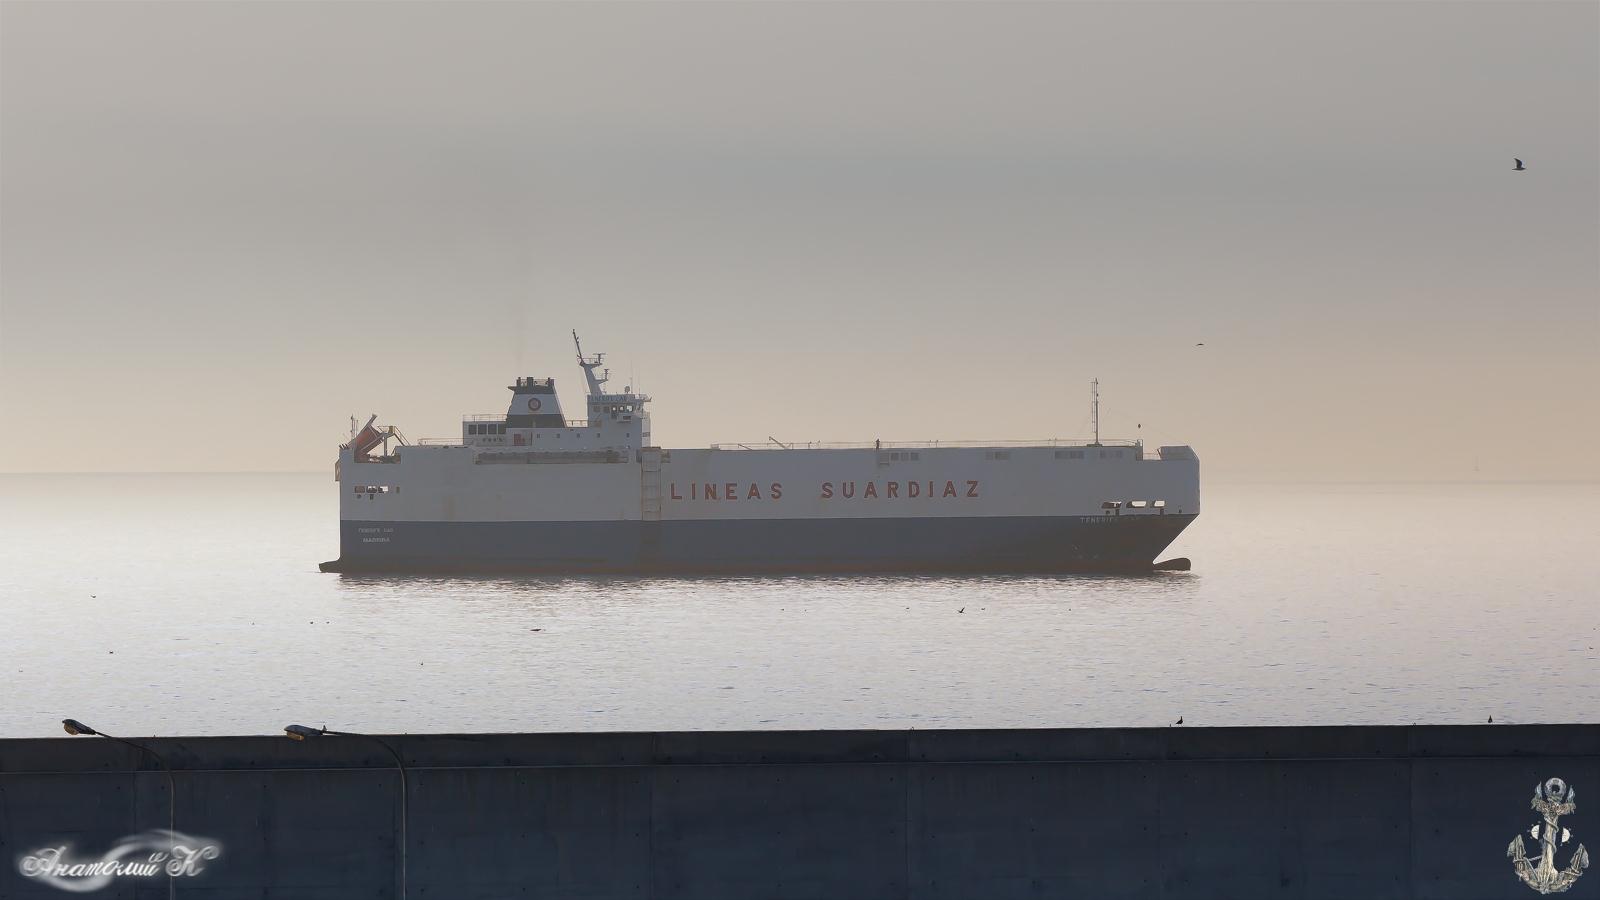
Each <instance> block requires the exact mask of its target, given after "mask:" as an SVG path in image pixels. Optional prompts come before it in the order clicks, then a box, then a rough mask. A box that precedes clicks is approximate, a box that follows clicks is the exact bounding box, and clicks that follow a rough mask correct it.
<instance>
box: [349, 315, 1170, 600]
mask: <svg viewBox="0 0 1600 900" xmlns="http://www.w3.org/2000/svg"><path fill="white" fill-rule="evenodd" d="M577 340H578V336H577V334H576V333H574V334H573V341H574V344H575V345H576V346H577V352H578V365H579V366H580V367H582V369H583V374H584V379H585V381H586V386H587V397H586V400H587V407H588V409H587V413H588V418H587V419H585V420H581V421H575V420H570V419H568V418H566V416H565V415H564V414H563V412H562V409H561V402H560V399H559V397H558V396H557V394H556V386H555V380H554V379H551V378H518V379H516V382H515V383H514V384H512V385H510V391H511V402H510V405H509V407H508V408H507V410H506V412H505V414H504V415H498V414H497V415H487V416H483V415H475V416H467V417H465V418H464V419H463V421H462V423H461V435H460V438H459V439H455V438H452V439H450V440H448V441H442V442H441V441H432V442H428V441H425V442H419V443H415V444H413V443H408V442H407V441H406V440H405V438H404V436H403V435H402V434H401V433H400V431H399V430H398V429H396V428H394V427H392V426H379V425H376V424H375V423H376V421H377V417H376V416H373V417H372V418H371V419H369V420H368V421H367V423H366V425H365V426H363V427H361V428H359V429H357V428H355V427H354V421H352V429H351V430H352V432H353V434H352V437H351V440H350V441H349V442H348V443H346V444H343V445H341V447H340V450H339V462H338V464H337V466H336V467H335V478H336V480H337V481H338V482H339V485H340V491H339V558H338V559H337V560H334V561H332V562H326V563H323V564H322V569H323V571H327V572H457V573H491V572H528V573H562V574H565V573H616V572H638V573H731V572H1018V573H1021V572H1129V571H1150V570H1151V569H1153V568H1156V567H1157V564H1156V563H1155V559H1156V556H1157V555H1158V554H1159V553H1161V551H1162V550H1164V549H1165V548H1166V547H1167V546H1168V545H1169V544H1171V543H1172V541H1173V540H1174V539H1175V538H1176V537H1177V536H1178V534H1179V532H1181V531H1183V529H1184V528H1185V527H1186V526H1187V525H1188V524H1189V523H1190V522H1192V521H1193V520H1194V518H1195V516H1196V515H1198V514H1199V511H1200V489H1199V467H1200V463H1199V459H1198V458H1197V457H1196V455H1195V453H1194V451H1193V450H1191V449H1190V448H1189V447H1184V446H1174V447H1161V448H1159V449H1157V450H1155V451H1154V452H1150V451H1148V450H1146V449H1145V447H1144V446H1143V444H1142V443H1141V442H1139V441H1101V440H1099V435H1098V431H1099V428H1098V419H1099V411H1098V398H1096V401H1095V420H1096V427H1095V432H1096V434H1095V438H1094V439H1093V440H1087V441H1064V440H1045V441H1008V442H990V443H979V442H969V441H955V442H950V441H929V442H916V443H894V442H885V441H871V442H866V443H857V444H835V443H810V444H784V443H779V442H777V441H775V440H770V439H769V440H768V441H767V442H765V443H748V444H744V443H740V444H713V445H712V446H710V447H708V448H704V449H670V450H669V449H664V448H661V447H657V446H655V444H654V443H653V442H652V440H651V435H650V414H649V412H648V411H647V409H646V405H647V404H648V403H649V402H650V398H649V397H647V396H645V395H643V394H641V393H637V392H635V391H634V390H633V389H632V388H631V387H628V388H625V389H624V390H623V391H622V393H608V392H607V391H606V390H605V384H606V381H607V380H608V378H607V376H608V374H609V373H608V372H605V371H597V370H600V369H601V367H602V365H603V362H604V355H603V354H602V355H596V356H585V355H584V354H583V349H582V346H581V344H578V343H577ZM1163 566H1165V564H1163ZM1166 567H1172V568H1185V567H1187V561H1177V563H1176V564H1174V565H1172V566H1166Z"/></svg>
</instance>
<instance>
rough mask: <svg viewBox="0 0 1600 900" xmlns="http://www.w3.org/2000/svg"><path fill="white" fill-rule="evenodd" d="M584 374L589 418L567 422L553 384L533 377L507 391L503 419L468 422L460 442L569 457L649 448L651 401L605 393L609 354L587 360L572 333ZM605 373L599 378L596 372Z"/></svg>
mask: <svg viewBox="0 0 1600 900" xmlns="http://www.w3.org/2000/svg"><path fill="white" fill-rule="evenodd" d="M572 342H573V346H574V347H575V348H576V349H577V352H578V365H579V366H580V367H581V368H582V369H583V376H584V382H585V387H586V388H587V394H586V396H585V400H586V406H587V412H588V416H589V417H588V418H587V419H568V418H567V417H566V416H565V414H564V413H562V411H561V399H560V396H559V395H558V394H557V393H556V381H555V379H554V378H536V377H533V376H528V377H526V378H518V379H517V380H516V383H515V384H512V385H508V386H507V387H508V389H509V390H510V391H511V404H510V406H509V407H507V409H506V412H505V414H504V415H494V414H483V415H469V416H464V417H463V418H462V420H461V442H462V443H463V444H465V445H467V446H470V447H486V448H492V449H502V448H512V449H516V448H523V449H526V450H531V451H544V452H552V453H556V452H560V453H570V452H572V451H588V450H634V449H637V448H639V447H647V446H650V414H649V413H648V412H646V411H645V404H646V403H649V402H650V398H649V397H648V396H646V395H644V394H640V393H636V392H634V390H633V387H632V385H629V386H627V387H625V388H623V390H622V393H620V394H614V393H607V392H606V391H605V383H606V382H607V381H609V380H610V378H611V372H610V370H609V369H602V368H601V367H602V366H603V365H604V364H605V354H604V353H597V354H595V355H593V356H585V355H584V354H583V345H582V344H581V343H580V342H579V340H578V333H577V332H576V331H574V332H573V333H572ZM596 369H600V370H601V371H599V372H598V373H597V372H596V371H595V370H596Z"/></svg>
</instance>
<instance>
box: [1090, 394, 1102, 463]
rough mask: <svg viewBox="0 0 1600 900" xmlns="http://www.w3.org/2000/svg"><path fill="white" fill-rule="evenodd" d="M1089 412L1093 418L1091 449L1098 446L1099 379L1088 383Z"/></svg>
mask: <svg viewBox="0 0 1600 900" xmlns="http://www.w3.org/2000/svg"><path fill="white" fill-rule="evenodd" d="M1089 412H1090V415H1091V416H1092V417H1093V418H1094V443H1093V444H1090V445H1089V446H1091V447H1098V446H1100V379H1098V378H1096V379H1095V380H1093V381H1091V382H1089Z"/></svg>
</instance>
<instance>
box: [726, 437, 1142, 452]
mask: <svg viewBox="0 0 1600 900" xmlns="http://www.w3.org/2000/svg"><path fill="white" fill-rule="evenodd" d="M1142 446H1144V442H1143V441H1123V440H1102V441H1099V442H1098V443H1097V442H1095V441H1086V440H1070V439H1066V438H1045V439H1043V440H1035V441H796V442H792V443H791V442H783V443H779V442H778V441H767V442H766V443H761V442H759V441H745V442H743V443H739V442H732V443H719V444H712V445H711V449H713V450H937V449H939V448H941V447H950V448H959V447H998V448H1007V449H1009V448H1022V447H1043V448H1048V447H1071V448H1074V449H1079V448H1083V447H1133V448H1138V447H1142Z"/></svg>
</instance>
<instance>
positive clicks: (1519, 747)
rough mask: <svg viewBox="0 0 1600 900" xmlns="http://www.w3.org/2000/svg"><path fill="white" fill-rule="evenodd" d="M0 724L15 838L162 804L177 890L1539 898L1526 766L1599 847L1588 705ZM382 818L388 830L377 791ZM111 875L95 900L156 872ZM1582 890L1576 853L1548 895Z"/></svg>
mask: <svg viewBox="0 0 1600 900" xmlns="http://www.w3.org/2000/svg"><path fill="white" fill-rule="evenodd" d="M384 740H387V741H388V742H390V744H391V745H392V746H393V747H394V748H395V749H396V751H397V752H398V753H399V754H400V756H401V758H402V759H403V760H404V762H405V769H406V772H405V778H404V784H405V788H406V789H405V794H404V801H405V802H404V806H403V807H402V803H401V800H402V795H401V785H402V779H401V777H400V773H399V771H398V769H397V767H396V765H395V761H394V759H393V758H392V757H391V756H390V755H389V754H388V753H387V752H386V751H385V750H384V749H383V747H382V746H380V745H378V744H377V743H375V742H373V741H371V740H367V739H364V738H359V737H334V736H325V737H321V738H314V739H310V740H307V741H305V742H300V743H297V742H294V741H290V740H288V739H287V738H285V737H281V736H272V737H223V738H152V739H148V740H147V741H144V742H145V743H147V744H148V745H149V746H150V747H151V748H152V749H153V750H155V751H156V752H158V753H159V754H161V756H162V757H164V758H165V759H166V761H167V763H168V764H169V765H170V767H171V769H172V772H173V774H172V779H171V784H172V786H173V787H174V788H175V790H176V806H175V808H174V807H171V806H169V793H168V792H169V787H168V784H169V782H168V779H167V775H166V774H165V772H164V771H163V769H162V768H161V766H160V765H158V764H157V762H156V761H155V759H153V758H152V757H150V756H149V755H148V754H145V753H141V752H138V751H136V750H133V749H131V748H129V747H125V746H123V745H120V744H116V743H113V742H111V741H109V740H104V739H100V738H92V737H77V738H51V739H29V740H0V855H3V857H4V865H5V867H4V871H3V873H0V897H4V898H6V900H24V898H45V897H51V898H59V897H63V896H67V895H66V894H64V893H63V892H62V891H61V890H59V889H58V888H55V887H52V886H50V885H48V884H45V883H43V882H42V881H41V880H40V879H38V878H31V877H25V876H24V875H23V874H22V873H21V872H20V871H19V867H18V860H19V859H22V858H24V857H26V856H29V855H31V854H34V853H36V851H38V850H39V849H41V848H48V847H58V846H62V845H71V846H72V851H71V852H72V853H73V854H75V855H77V856H78V857H83V858H88V859H97V858H99V857H100V855H101V854H103V853H104V852H105V851H106V850H107V849H109V848H110V847H112V846H113V845H114V844H115V843H116V842H117V841H118V840H119V839H121V838H123V837H125V836H128V835H133V834H137V833H140V832H144V831H146V830H149V829H158V828H166V827H167V823H168V818H169V814H171V815H172V816H173V818H174V819H175V821H176V828H177V831H179V832H182V833H184V834H186V835H192V836H196V837H200V838H207V839H211V840H212V841H214V842H215V843H216V844H217V845H219V846H220V847H221V850H222V853H221V856H219V857H218V858H216V859H214V860H210V861H208V862H206V863H205V864H204V870H203V871H202V872H201V873H200V874H198V875H193V876H184V877H180V878H177V879H175V882H176V883H175V888H176V894H177V896H180V897H182V896H194V897H205V898H208V900H218V898H263V897H285V898H289V897H293V898H297V900H320V898H328V900H334V898H337V900H344V898H350V897H367V898H392V897H397V896H399V891H400V878H401V875H402V870H403V875H404V879H405V884H406V887H405V891H406V895H407V896H408V897H409V898H449V900H468V898H513V897H527V898H585V900H611V898H659V900H669V898H671V900H677V898H729V900H758V898H873V900H880V898H927V900H933V898H964V900H1003V898H1011V897H1035V898H1036V897H1086V898H1120V897H1127V898H1202V897H1216V898H1229V900H1240V898H1250V897H1271V898H1282V897H1288V898H1324V897H1326V898H1360V900H1376V898H1456V900H1468V898H1483V900H1490V898H1493V900H1502V898H1515V897H1536V896H1538V895H1537V894H1536V893H1535V892H1534V891H1532V890H1531V889H1530V888H1528V887H1526V886H1525V885H1523V884H1522V883H1521V882H1520V881H1519V880H1518V879H1517V876H1516V874H1515V873H1514V871H1513V866H1512V862H1511V860H1509V859H1508V858H1507V856H1506V849H1507V845H1508V844H1509V843H1510V842H1511V840H1512V839H1513V838H1514V837H1516V836H1517V835H1518V834H1519V833H1520V834H1522V835H1523V839H1524V841H1525V842H1526V843H1527V844H1528V846H1529V847H1530V852H1531V853H1532V854H1534V855H1537V854H1538V852H1539V841H1538V840H1537V839H1536V838H1530V837H1529V828H1530V826H1532V825H1533V824H1534V823H1535V821H1536V819H1537V814H1536V813H1534V812H1533V811H1532V810H1531V809H1530V798H1531V797H1532V796H1533V792H1534V789H1535V786H1536V785H1538V784H1541V783H1543V782H1545V781H1546V780H1548V779H1550V778H1552V777H1557V778H1561V779H1562V780H1563V781H1565V782H1566V783H1567V784H1570V785H1572V786H1574V787H1575V788H1576V791H1577V797H1576V809H1575V811H1573V812H1572V813H1570V814H1569V815H1566V816H1564V817H1563V818H1562V819H1561V825H1562V827H1564V828H1569V829H1570V832H1571V840H1570V842H1569V843H1566V844H1563V845H1561V846H1560V847H1558V849H1557V853H1556V856H1557V862H1558V864H1559V865H1566V864H1567V861H1568V859H1569V857H1570V856H1571V855H1572V853H1573V852H1574V850H1575V848H1576V847H1577V846H1578V844H1580V843H1584V844H1586V845H1587V846H1588V847H1589V848H1590V853H1591V854H1594V855H1597V856H1600V725H1529V726H1498V725H1493V726H1472V727H1435V726H1409V727H1326V728H1165V729H1083V730H983V731H833V732H800V731H779V732H680V733H619V734H480V735H397V736H385V738H384ZM402 809H403V811H404V817H405V826H406V827H405V838H404V843H403V848H402V840H401V833H402V829H401V824H402V823H401V816H402ZM166 892H167V885H166V878H164V877H154V878H151V877H124V878H118V879H117V880H115V881H114V882H113V883H112V884H111V886H109V887H107V888H105V889H104V890H103V891H100V892H98V893H95V894H92V895H89V896H93V897H97V898H100V897H119V898H122V897H161V896H166ZM1564 896H1565V897H1569V898H1600V866H1596V867H1595V868H1594V869H1591V870H1590V871H1588V872H1587V873H1586V874H1584V875H1583V876H1581V877H1580V878H1579V879H1578V880H1577V882H1576V883H1575V884H1574V885H1573V886H1572V887H1571V888H1570V890H1569V891H1568V892H1567V893H1566V894H1565V895H1564Z"/></svg>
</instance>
